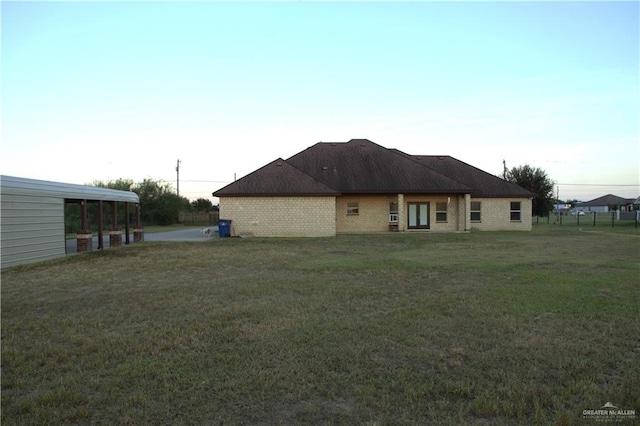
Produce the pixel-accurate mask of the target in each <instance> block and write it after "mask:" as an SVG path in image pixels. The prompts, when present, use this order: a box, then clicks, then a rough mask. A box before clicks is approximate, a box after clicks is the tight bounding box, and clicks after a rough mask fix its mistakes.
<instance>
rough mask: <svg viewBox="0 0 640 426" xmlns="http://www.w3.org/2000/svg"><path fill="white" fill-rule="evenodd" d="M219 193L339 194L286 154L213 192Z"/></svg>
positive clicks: (276, 194)
mask: <svg viewBox="0 0 640 426" xmlns="http://www.w3.org/2000/svg"><path fill="white" fill-rule="evenodd" d="M213 195H214V196H216V197H241V196H246V195H254V196H288V195H298V196H300V195H338V193H337V192H336V191H335V190H333V189H331V188H329V187H328V186H326V185H324V184H323V183H321V182H318V181H316V180H315V179H313V178H312V177H311V176H309V175H308V174H305V173H303V172H301V171H300V170H298V169H296V168H295V167H293V166H292V165H290V164H288V163H287V162H286V161H284V160H283V159H282V158H278V159H277V160H275V161H272V162H271V163H269V164H267V165H266V166H264V167H261V168H260V169H258V170H256V171H255V172H253V173H250V174H248V175H247V176H245V177H243V178H241V179H238V180H237V181H235V182H233V183H230V184H229V185H227V186H225V187H224V188H221V189H219V190H217V191H216V192H214V193H213Z"/></svg>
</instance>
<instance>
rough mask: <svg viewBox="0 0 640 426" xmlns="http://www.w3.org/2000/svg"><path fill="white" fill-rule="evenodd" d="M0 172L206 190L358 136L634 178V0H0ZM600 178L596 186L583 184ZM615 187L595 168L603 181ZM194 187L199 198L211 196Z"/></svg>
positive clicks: (584, 191)
mask: <svg viewBox="0 0 640 426" xmlns="http://www.w3.org/2000/svg"><path fill="white" fill-rule="evenodd" d="M1 12H2V148H1V149H2V151H1V160H0V161H1V162H0V169H1V171H2V173H3V174H8V175H15V176H22V177H31V178H36V179H47V180H58V181H63V182H70V183H81V184H82V183H89V182H91V181H92V180H94V179H100V180H110V179H116V178H120V177H124V178H131V179H133V180H135V181H140V180H142V179H143V178H145V177H149V178H153V179H162V180H166V181H168V182H171V183H172V184H173V185H174V187H175V179H176V172H175V166H176V161H177V160H178V159H180V160H182V163H181V167H180V192H181V195H184V196H187V197H188V198H191V199H195V198H199V197H203V198H208V199H212V197H211V192H213V191H214V190H216V189H218V188H220V187H222V186H224V185H225V184H227V183H229V182H230V181H232V180H233V177H234V174H235V175H236V176H237V177H238V178H240V177H242V176H244V175H246V174H248V173H250V172H252V171H253V170H255V169H257V168H259V167H261V166H263V165H265V164H267V163H269V162H271V161H272V160H274V159H276V158H278V157H283V158H287V157H289V156H291V155H293V154H295V153H297V152H299V151H302V150H303V149H305V148H307V147H308V146H311V145H313V144H314V143H316V142H319V141H337V142H342V141H348V140H349V139H352V138H368V139H370V140H372V141H374V142H376V143H379V144H381V145H383V146H386V147H389V148H397V149H400V150H402V151H405V152H407V153H409V154H439V155H451V156H453V157H456V158H458V159H460V160H462V161H465V162H467V163H469V164H471V165H474V166H476V167H479V168H481V169H483V170H485V171H487V172H489V173H493V174H500V173H501V171H502V161H503V160H506V162H507V166H508V167H514V166H519V165H523V164H530V165H532V166H536V167H541V168H543V169H544V170H546V171H547V174H548V175H549V177H550V178H551V179H552V180H554V181H556V182H558V183H559V184H560V198H563V199H565V198H578V199H582V200H588V199H591V198H595V197H598V196H601V195H605V194H607V193H613V194H616V195H619V196H623V197H636V196H638V195H640V189H639V180H640V178H639V169H638V163H639V162H640V152H639V118H638V117H639V115H640V108H639V104H640V103H639V98H640V78H639V29H638V28H639V27H638V21H639V6H638V3H637V2H602V3H597V2H582V3H577V2H571V3H557V2H534V3H523V2H497V3H488V2H474V3H469V2H464V3H463V2H404V3H396V2H374V3H365V2H351V3H344V2H319V3H309V2H304V1H302V2H279V3H261V2H243V3H237V2H236V3H225V2H193V3H182V2H160V3H151V2H139V3H130V2H105V3H85V2H69V3H55V2H42V3H40V2H6V1H3V2H2V10H1ZM595 185H605V186H595ZM611 185H615V186H611ZM212 200H213V199H212Z"/></svg>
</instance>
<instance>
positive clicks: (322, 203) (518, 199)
mask: <svg viewBox="0 0 640 426" xmlns="http://www.w3.org/2000/svg"><path fill="white" fill-rule="evenodd" d="M533 195H534V194H532V193H531V192H529V191H527V190H525V189H523V188H521V187H519V186H517V185H515V184H513V183H510V182H507V181H505V180H503V179H500V178H498V177H496V176H493V175H491V174H489V173H486V172H484V171H482V170H480V169H477V168H475V167H473V166H470V165H468V164H466V163H464V162H462V161H459V160H456V159H455V158H452V157H450V156H433V155H409V154H406V153H404V152H402V151H398V150H396V149H388V148H385V147H383V146H380V145H378V144H376V143H373V142H371V141H369V140H367V139H352V140H350V141H349V142H335V143H332V142H320V143H317V144H315V145H313V146H311V147H309V148H307V149H305V150H304V151H302V152H300V153H298V154H296V155H294V156H293V157H291V158H289V159H287V160H283V159H282V158H279V159H277V160H275V161H273V162H271V163H269V164H267V165H265V166H264V167H262V168H260V169H258V170H256V171H254V172H253V173H250V174H249V175H247V176H245V177H243V178H241V179H239V180H237V181H235V182H233V183H231V184H229V185H227V186H225V187H223V188H221V189H219V190H217V191H216V192H214V193H213V196H215V197H219V198H220V217H221V218H224V219H231V220H232V227H231V233H232V235H253V236H333V235H336V234H341V233H366V232H389V231H400V232H405V231H406V232H415V231H427V230H428V231H469V230H482V231H494V230H513V231H529V230H531V199H532V197H533Z"/></svg>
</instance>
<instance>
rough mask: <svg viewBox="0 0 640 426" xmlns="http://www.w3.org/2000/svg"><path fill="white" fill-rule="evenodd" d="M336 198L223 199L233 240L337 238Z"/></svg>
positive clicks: (223, 214)
mask: <svg viewBox="0 0 640 426" xmlns="http://www.w3.org/2000/svg"><path fill="white" fill-rule="evenodd" d="M335 205H336V202H335V197H222V198H220V218H221V219H230V220H232V222H231V235H232V236H238V235H239V236H256V237H326V236H333V235H335V234H336V210H335Z"/></svg>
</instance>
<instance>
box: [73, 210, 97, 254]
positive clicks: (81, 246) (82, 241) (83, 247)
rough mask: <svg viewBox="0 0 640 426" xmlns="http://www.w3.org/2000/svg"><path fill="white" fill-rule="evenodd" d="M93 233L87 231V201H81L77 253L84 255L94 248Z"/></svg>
mask: <svg viewBox="0 0 640 426" xmlns="http://www.w3.org/2000/svg"><path fill="white" fill-rule="evenodd" d="M92 242H93V239H92V236H91V231H89V230H88V229H87V200H80V230H79V231H78V233H77V234H76V243H77V244H76V251H77V252H78V253H84V252H86V251H89V250H91V248H92Z"/></svg>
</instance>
